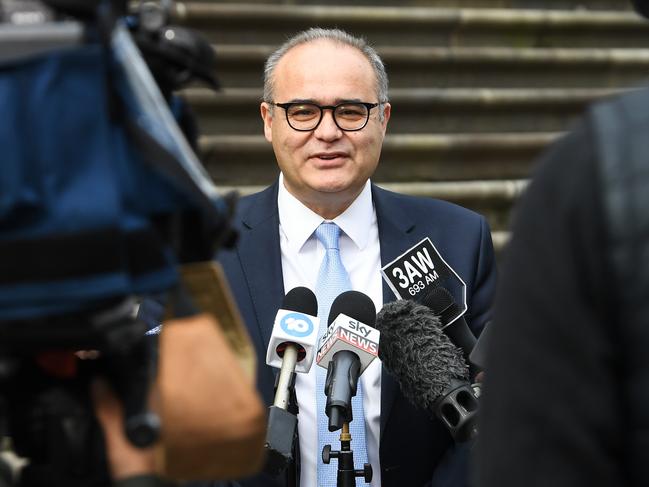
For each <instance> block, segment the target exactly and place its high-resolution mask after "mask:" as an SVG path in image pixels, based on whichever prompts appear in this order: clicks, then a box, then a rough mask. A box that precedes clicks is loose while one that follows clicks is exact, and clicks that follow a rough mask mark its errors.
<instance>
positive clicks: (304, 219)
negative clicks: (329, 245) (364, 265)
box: [277, 173, 374, 252]
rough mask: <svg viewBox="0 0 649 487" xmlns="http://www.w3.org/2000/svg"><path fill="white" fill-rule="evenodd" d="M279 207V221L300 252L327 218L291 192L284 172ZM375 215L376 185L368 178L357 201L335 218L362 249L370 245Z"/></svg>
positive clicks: (279, 192) (280, 186) (278, 197)
mask: <svg viewBox="0 0 649 487" xmlns="http://www.w3.org/2000/svg"><path fill="white" fill-rule="evenodd" d="M277 209H278V211H279V223H280V226H281V229H282V231H283V232H284V235H285V236H286V238H287V240H288V244H289V245H290V246H291V247H292V248H293V249H294V250H295V251H298V252H299V251H300V249H302V247H303V246H304V244H305V243H306V241H307V240H308V239H309V237H310V236H311V235H313V232H315V229H316V228H318V225H320V224H321V223H322V222H323V221H325V220H324V218H322V217H321V216H320V215H318V214H317V213H315V212H313V211H312V210H310V209H309V208H307V207H306V206H304V204H302V202H301V201H300V200H298V199H297V198H296V197H295V196H293V195H292V194H291V193H289V192H288V190H287V189H286V187H285V186H284V175H283V174H281V173H280V175H279V191H278V193H277ZM373 215H374V208H373V206H372V187H371V184H370V181H369V180H368V181H367V182H366V183H365V186H364V187H363V190H362V191H361V193H360V194H359V195H358V196H357V197H356V199H355V200H354V202H353V203H352V204H351V205H350V206H349V208H347V209H346V210H345V211H344V212H343V213H341V214H340V215H338V216H337V217H336V218H334V219H333V222H334V223H335V224H336V225H338V226H339V227H340V228H341V230H342V231H343V232H344V233H345V234H346V235H347V236H348V237H349V238H350V239H351V240H352V241H353V242H354V244H355V245H356V246H357V247H358V248H359V249H360V250H362V249H364V248H365V246H366V245H367V241H368V238H369V233H370V227H371V225H372V222H373Z"/></svg>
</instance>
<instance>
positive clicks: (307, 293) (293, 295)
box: [282, 286, 318, 316]
mask: <svg viewBox="0 0 649 487" xmlns="http://www.w3.org/2000/svg"><path fill="white" fill-rule="evenodd" d="M282 309H285V310H288V311H297V312H299V313H304V314H307V315H311V316H317V315H318V300H317V299H316V297H315V294H313V291H311V289H309V288H308V287H303V286H300V287H294V288H293V289H291V290H290V291H289V292H287V293H286V296H284V301H282Z"/></svg>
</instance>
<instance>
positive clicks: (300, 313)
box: [266, 287, 319, 409]
mask: <svg viewBox="0 0 649 487" xmlns="http://www.w3.org/2000/svg"><path fill="white" fill-rule="evenodd" d="M317 314H318V301H317V299H316V297H315V294H313V291H311V290H310V289H309V288H306V287H296V288H293V289H291V290H290V291H289V292H288V293H287V294H286V296H284V301H283V302H282V307H281V308H280V309H279V310H278V311H277V315H276V316H275V324H274V325H273V332H272V334H271V337H270V341H269V343H268V349H267V351H266V364H267V365H270V366H271V367H275V368H279V369H280V374H279V380H278V384H277V392H276V394H275V403H274V404H275V405H276V406H278V407H281V408H282V409H286V408H287V405H288V396H289V394H288V391H289V382H290V378H291V375H292V374H293V372H301V373H306V372H308V371H309V369H311V365H312V364H313V356H314V349H315V344H316V341H317V338H318V337H317V335H318V326H319V322H318V318H317Z"/></svg>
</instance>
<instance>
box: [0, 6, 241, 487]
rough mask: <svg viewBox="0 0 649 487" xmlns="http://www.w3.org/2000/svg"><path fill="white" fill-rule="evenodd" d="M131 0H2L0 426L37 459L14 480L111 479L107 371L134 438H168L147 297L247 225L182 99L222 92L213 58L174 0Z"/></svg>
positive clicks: (70, 482)
mask: <svg viewBox="0 0 649 487" xmlns="http://www.w3.org/2000/svg"><path fill="white" fill-rule="evenodd" d="M130 5H131V4H130V3H129V4H127V2H126V1H123V0H92V1H91V0H46V1H43V2H36V1H26V2H17V1H9V0H4V1H0V20H2V23H0V106H2V112H3V121H2V122H0V148H1V149H0V150H1V151H2V156H1V159H2V162H1V163H0V436H2V437H9V438H11V441H12V442H13V447H14V450H15V451H16V453H18V454H19V455H20V456H22V457H26V458H28V459H29V464H28V466H27V467H25V468H24V469H23V470H22V471H21V476H20V479H15V478H11V479H8V478H5V481H6V482H7V483H9V484H12V483H17V484H18V485H25V486H30V487H31V486H34V487H35V486H41V485H49V486H51V485H66V486H76V485H79V486H81V485H83V486H93V485H109V479H108V475H107V470H106V465H105V460H104V455H103V449H102V443H101V434H99V431H98V426H97V424H96V422H95V421H94V418H93V415H92V412H91V411H92V408H91V406H90V402H89V399H88V392H87V389H88V383H89V381H90V380H91V379H92V378H93V377H95V376H97V375H101V376H104V377H106V378H108V379H109V381H110V382H111V383H112V385H113V386H114V388H115V390H116V392H117V393H118V395H119V396H120V398H121V400H122V402H123V403H124V406H125V415H126V434H127V437H128V438H129V439H130V441H131V442H132V443H133V444H135V445H138V446H146V445H149V444H151V443H152V442H153V441H155V439H156V437H157V434H158V429H159V424H158V421H157V417H156V416H155V415H153V414H151V413H150V412H148V410H147V406H146V403H147V391H148V385H149V383H150V381H151V378H152V375H153V373H154V372H153V369H154V367H155V360H154V356H153V355H154V350H153V348H152V343H150V342H151V340H153V338H145V332H146V325H145V324H144V323H143V322H142V321H140V320H138V319H137V316H136V309H137V302H138V299H139V298H140V297H142V296H150V295H159V294H160V293H170V292H174V290H177V289H178V286H179V276H178V272H177V266H178V264H181V263H188V262H200V261H205V260H210V259H212V258H213V257H214V254H215V252H216V250H217V249H218V248H219V247H220V246H224V245H229V244H232V243H233V241H234V238H235V237H236V235H235V233H234V232H233V231H232V229H231V226H230V221H231V216H232V213H233V209H234V205H235V200H236V196H235V195H234V194H229V195H226V196H221V195H220V194H219V193H218V192H217V191H216V189H215V188H214V186H213V184H212V182H211V180H210V178H209V176H208V175H207V172H206V171H205V169H204V168H203V167H202V165H201V164H200V162H199V161H198V158H197V156H196V154H195V148H196V145H197V144H196V138H197V133H196V129H195V124H194V121H193V118H192V116H191V113H190V111H189V109H188V107H187V105H186V104H184V102H183V101H182V99H180V98H178V97H177V96H176V95H175V94H174V92H175V91H176V90H178V89H180V88H182V87H185V86H187V85H188V84H189V83H193V82H203V83H205V84H207V85H208V86H210V87H212V88H217V86H218V84H217V81H216V79H215V78H214V74H213V73H214V70H215V69H214V68H215V58H214V53H213V51H212V49H211V47H210V46H209V44H207V42H205V41H204V40H203V39H202V38H201V37H200V36H198V35H197V34H196V33H193V32H192V31H190V30H188V29H185V28H182V27H179V26H173V25H170V24H169V19H170V9H171V2H165V1H161V2H150V1H141V2H139V4H137V5H136V6H135V8H134V9H130V10H129V6H130ZM18 24H20V25H18ZM79 350H97V351H99V352H100V359H98V360H92V361H80V360H78V358H77V356H76V355H75V351H79ZM0 470H2V469H0Z"/></svg>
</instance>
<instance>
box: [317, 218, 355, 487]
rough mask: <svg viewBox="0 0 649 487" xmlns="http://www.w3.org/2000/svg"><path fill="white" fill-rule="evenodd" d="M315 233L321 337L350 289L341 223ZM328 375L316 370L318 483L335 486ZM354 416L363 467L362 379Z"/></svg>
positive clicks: (336, 437)
mask: <svg viewBox="0 0 649 487" xmlns="http://www.w3.org/2000/svg"><path fill="white" fill-rule="evenodd" d="M315 235H316V237H317V238H318V240H319V241H320V243H322V245H323V246H324V248H325V249H326V251H325V256H324V259H322V264H321V265H320V271H319V273H318V282H317V284H316V296H317V297H318V318H320V330H319V332H318V337H320V336H322V334H323V333H324V332H325V330H326V328H327V320H328V318H329V310H330V308H331V303H333V301H334V299H336V297H337V296H338V295H339V294H340V293H342V292H344V291H349V290H351V288H352V286H351V282H350V280H349V275H348V274H347V270H346V269H345V266H343V262H342V260H341V259H340V249H339V247H338V241H339V239H340V227H339V226H338V225H336V224H335V223H321V224H320V226H319V227H318V228H316V231H315ZM326 378H327V370H326V369H324V368H322V367H317V370H316V397H317V407H318V410H317V418H318V452H317V459H318V461H317V465H318V487H336V477H337V473H338V465H337V462H336V461H335V460H334V461H332V462H331V463H330V464H329V465H325V464H324V463H322V456H321V453H322V448H323V447H324V445H331V449H332V450H340V431H334V432H330V431H329V427H328V426H329V418H328V417H327V415H326V413H325V406H326V404H327V396H326V395H325V393H324V384H325V380H326ZM352 414H353V420H352V422H351V423H350V424H349V432H350V434H351V436H352V442H351V448H352V450H353V451H354V464H355V468H357V469H358V468H362V466H363V464H364V463H366V462H367V448H366V446H365V415H364V414H363V392H362V390H361V383H360V379H359V381H358V389H357V392H356V396H354V397H353V398H352Z"/></svg>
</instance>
